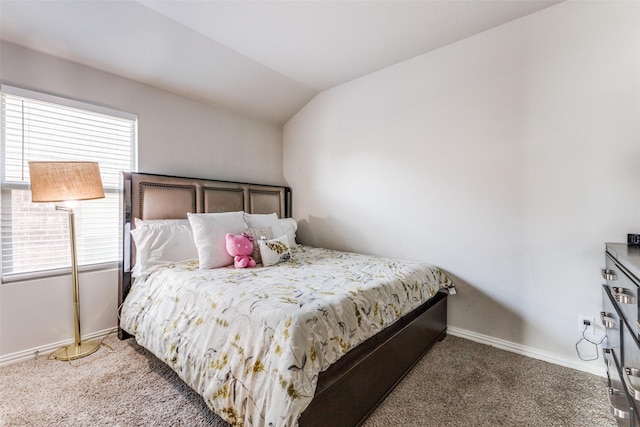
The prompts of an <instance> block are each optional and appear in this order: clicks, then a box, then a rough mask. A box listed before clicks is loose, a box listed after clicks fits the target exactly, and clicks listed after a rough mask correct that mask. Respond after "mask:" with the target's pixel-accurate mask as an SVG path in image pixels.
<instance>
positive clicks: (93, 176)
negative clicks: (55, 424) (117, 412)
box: [29, 162, 104, 360]
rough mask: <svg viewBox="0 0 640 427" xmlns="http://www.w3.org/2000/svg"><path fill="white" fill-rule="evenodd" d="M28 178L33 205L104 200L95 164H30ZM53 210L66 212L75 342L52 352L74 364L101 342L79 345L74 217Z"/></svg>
mask: <svg viewBox="0 0 640 427" xmlns="http://www.w3.org/2000/svg"><path fill="white" fill-rule="evenodd" d="M29 174H30V177H31V200H32V201H33V202H66V201H71V200H91V199H100V198H103V197H104V189H103V187H102V179H101V178H100V168H99V166H98V163H96V162H29ZM56 210H60V211H64V212H67V214H68V216H69V243H70V247H71V281H72V285H73V306H74V311H73V320H74V329H75V341H74V343H73V344H70V345H67V346H64V347H61V348H59V349H58V350H56V351H55V352H53V355H54V357H55V358H56V359H58V360H73V359H78V358H80V357H84V356H88V355H89V354H91V353H93V352H95V351H97V350H98V349H99V348H100V342H99V341H85V342H82V338H81V335H80V299H79V295H80V288H79V286H78V258H77V251H76V229H75V228H76V227H75V215H74V212H73V209H72V208H70V207H66V206H56Z"/></svg>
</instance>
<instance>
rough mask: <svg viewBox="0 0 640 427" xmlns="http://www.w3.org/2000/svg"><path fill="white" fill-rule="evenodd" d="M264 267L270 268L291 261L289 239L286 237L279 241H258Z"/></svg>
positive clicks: (280, 238)
mask: <svg viewBox="0 0 640 427" xmlns="http://www.w3.org/2000/svg"><path fill="white" fill-rule="evenodd" d="M258 246H259V247H260V256H261V257H262V265H264V266H265V267H268V266H270V265H275V264H278V263H279V262H283V261H289V260H290V259H291V248H290V247H289V238H288V237H287V236H286V234H285V235H283V236H282V237H279V238H277V239H271V240H258Z"/></svg>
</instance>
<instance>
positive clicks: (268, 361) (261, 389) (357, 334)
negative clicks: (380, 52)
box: [119, 173, 453, 426]
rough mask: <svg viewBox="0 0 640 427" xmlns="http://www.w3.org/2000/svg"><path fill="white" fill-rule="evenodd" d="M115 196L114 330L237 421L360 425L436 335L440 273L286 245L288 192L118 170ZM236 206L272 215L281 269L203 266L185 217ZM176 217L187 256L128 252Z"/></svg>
mask: <svg viewBox="0 0 640 427" xmlns="http://www.w3.org/2000/svg"><path fill="white" fill-rule="evenodd" d="M122 190H123V191H122V224H123V227H122V229H123V258H122V262H121V264H120V280H119V311H120V312H119V314H120V319H121V320H120V328H119V336H120V338H121V339H125V338H128V337H130V336H131V334H132V335H133V336H134V337H135V339H136V341H137V342H138V343H139V344H140V345H142V346H144V347H146V348H147V349H149V350H150V351H151V352H152V353H153V354H155V356H157V357H158V358H160V359H161V360H162V361H163V362H165V363H167V364H168V365H169V366H170V367H171V368H172V369H174V370H175V371H176V372H177V373H178V375H179V376H180V377H181V378H182V379H183V380H184V381H185V382H186V383H187V384H188V385H189V386H190V387H192V388H193V389H194V390H196V392H198V393H199V394H201V395H202V396H203V398H204V399H205V402H206V403H207V405H208V406H209V407H210V408H211V409H212V410H213V411H214V412H215V413H217V414H218V415H219V416H221V417H222V418H223V419H225V420H226V421H227V422H229V423H230V424H232V425H278V426H279V425H296V424H299V425H301V426H315V425H318V426H319V425H341V426H350V425H358V424H359V423H361V422H362V421H363V420H364V419H366V417H367V415H368V414H369V413H370V412H371V411H373V410H374V409H375V407H376V406H377V405H378V403H379V402H381V401H382V400H383V399H384V397H385V396H386V395H387V394H388V393H389V392H390V391H391V390H392V389H393V387H394V386H395V384H396V383H397V382H399V381H400V380H401V379H402V377H403V376H404V375H405V374H406V373H407V372H408V371H409V370H410V369H411V367H412V366H413V365H414V364H415V363H416V362H417V361H418V360H420V358H421V356H422V355H423V354H424V353H425V352H426V351H428V350H429V348H431V346H432V345H433V344H434V343H435V342H436V341H437V340H441V339H443V338H444V337H445V334H446V316H447V305H446V303H447V295H448V293H449V292H451V291H452V289H453V284H452V283H451V282H450V281H449V279H448V278H447V277H446V275H445V274H444V273H443V272H442V271H441V270H440V269H438V268H436V267H433V266H430V265H427V264H423V263H412V262H405V261H397V260H393V259H388V258H379V257H372V256H368V255H363V254H353V253H347V252H338V251H331V250H328V249H322V248H313V247H309V246H304V245H297V244H295V243H294V242H291V240H292V239H293V237H292V236H291V234H293V233H295V227H294V229H293V230H291V229H290V228H287V227H286V226H287V224H289V225H291V223H292V220H291V219H289V220H286V218H290V217H291V204H292V197H291V190H290V189H289V188H287V187H282V186H270V185H256V184H245V183H236V182H224V181H213V180H204V179H195V178H186V177H170V176H163V175H152V174H142V173H123V176H122ZM238 212H241V213H242V215H243V218H244V221H245V223H244V225H245V226H246V225H247V219H248V220H250V221H254V222H255V224H252V225H255V226H256V227H257V226H260V225H264V224H262V222H261V221H263V220H265V221H266V220H267V219H268V220H269V221H272V219H273V217H274V216H275V217H277V221H280V222H278V223H273V222H271V223H270V224H272V225H273V227H269V230H275V229H276V228H274V227H278V225H277V224H281V225H282V228H281V229H279V231H278V232H277V233H275V234H281V233H284V234H286V235H288V238H286V239H284V240H283V241H284V242H287V241H289V242H290V243H291V244H290V247H287V248H286V251H284V253H285V254H286V257H285V256H282V257H281V258H282V259H281V260H280V261H283V262H275V263H273V264H272V265H268V266H267V262H266V260H265V261H264V265H265V266H262V264H259V265H258V266H257V267H255V268H250V269H242V270H237V269H234V268H233V266H231V267H225V266H219V267H216V268H210V269H201V268H200V266H202V265H203V262H205V263H206V262H208V261H207V260H206V259H205V258H203V252H202V245H201V243H202V242H198V239H199V237H198V236H201V235H202V234H203V233H201V232H200V231H199V230H198V229H197V227H198V222H194V221H196V219H197V221H201V220H205V219H206V220H209V219H210V218H217V219H216V220H218V219H219V218H232V219H229V221H236V219H237V216H238V215H239V214H238ZM194 214H195V215H194ZM203 214H216V215H203ZM274 214H275V215H274ZM185 219H188V220H189V221H190V224H191V226H192V227H193V236H194V239H195V241H196V242H197V243H200V245H198V247H197V250H198V251H199V252H197V255H196V259H195V260H194V259H188V260H184V261H179V262H170V263H167V262H160V263H158V264H157V265H156V264H153V263H149V262H148V260H147V258H143V256H141V255H140V253H139V251H137V250H136V248H135V246H134V244H133V243H134V242H133V239H132V230H137V231H134V232H133V234H134V235H136V236H139V234H136V233H138V232H142V230H145V227H147V226H149V225H148V224H161V226H162V227H164V224H165V223H169V224H171V227H174V226H176V227H183V226H184V222H185ZM293 223H295V221H293ZM176 224H178V225H176ZM154 226H155V225H154ZM172 229H173V228H172ZM163 230H164V228H163ZM163 232H164V231H163ZM207 235H208V234H207ZM268 237H269V238H271V237H273V238H274V239H273V240H265V241H263V242H271V241H276V240H277V239H276V237H277V236H268ZM170 238H171V239H174V238H175V239H178V238H177V237H176V236H175V235H173V234H172V235H171V236H170ZM200 239H201V237H200ZM136 241H137V242H141V240H140V237H137V238H136ZM175 241H177V240H175ZM140 246H143V244H142V243H141V244H140ZM263 249H264V247H263ZM190 250H193V249H192V248H191V249H190ZM190 253H192V252H190ZM263 253H264V252H263ZM280 253H281V252H278V254H280ZM198 255H199V257H198ZM183 257H186V255H184V256H183ZM136 258H138V259H136ZM191 258H193V257H191ZM198 258H199V260H200V263H198ZM270 264H271V261H270ZM141 266H142V267H141ZM145 266H146V267H145ZM214 266H216V265H214ZM132 275H133V276H136V279H135V282H134V281H133V279H132ZM132 282H134V285H133V286H132Z"/></svg>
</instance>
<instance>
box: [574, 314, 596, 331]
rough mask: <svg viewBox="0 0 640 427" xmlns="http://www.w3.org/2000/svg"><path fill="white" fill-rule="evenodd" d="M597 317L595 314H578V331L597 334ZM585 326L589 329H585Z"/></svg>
mask: <svg viewBox="0 0 640 427" xmlns="http://www.w3.org/2000/svg"><path fill="white" fill-rule="evenodd" d="M594 322H595V319H594V318H593V316H585V315H583V314H580V315H578V331H580V332H582V331H584V332H585V333H587V334H591V335H593V334H595V333H596V325H595V323H594ZM585 327H586V328H587V329H585Z"/></svg>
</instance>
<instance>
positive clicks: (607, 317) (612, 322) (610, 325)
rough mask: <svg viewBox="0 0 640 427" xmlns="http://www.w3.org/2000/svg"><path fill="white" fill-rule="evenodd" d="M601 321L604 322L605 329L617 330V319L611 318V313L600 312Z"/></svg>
mask: <svg viewBox="0 0 640 427" xmlns="http://www.w3.org/2000/svg"><path fill="white" fill-rule="evenodd" d="M600 320H601V321H602V324H603V325H604V327H605V328H607V329H615V327H616V319H614V318H613V317H611V313H607V312H606V311H601V312H600Z"/></svg>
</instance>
